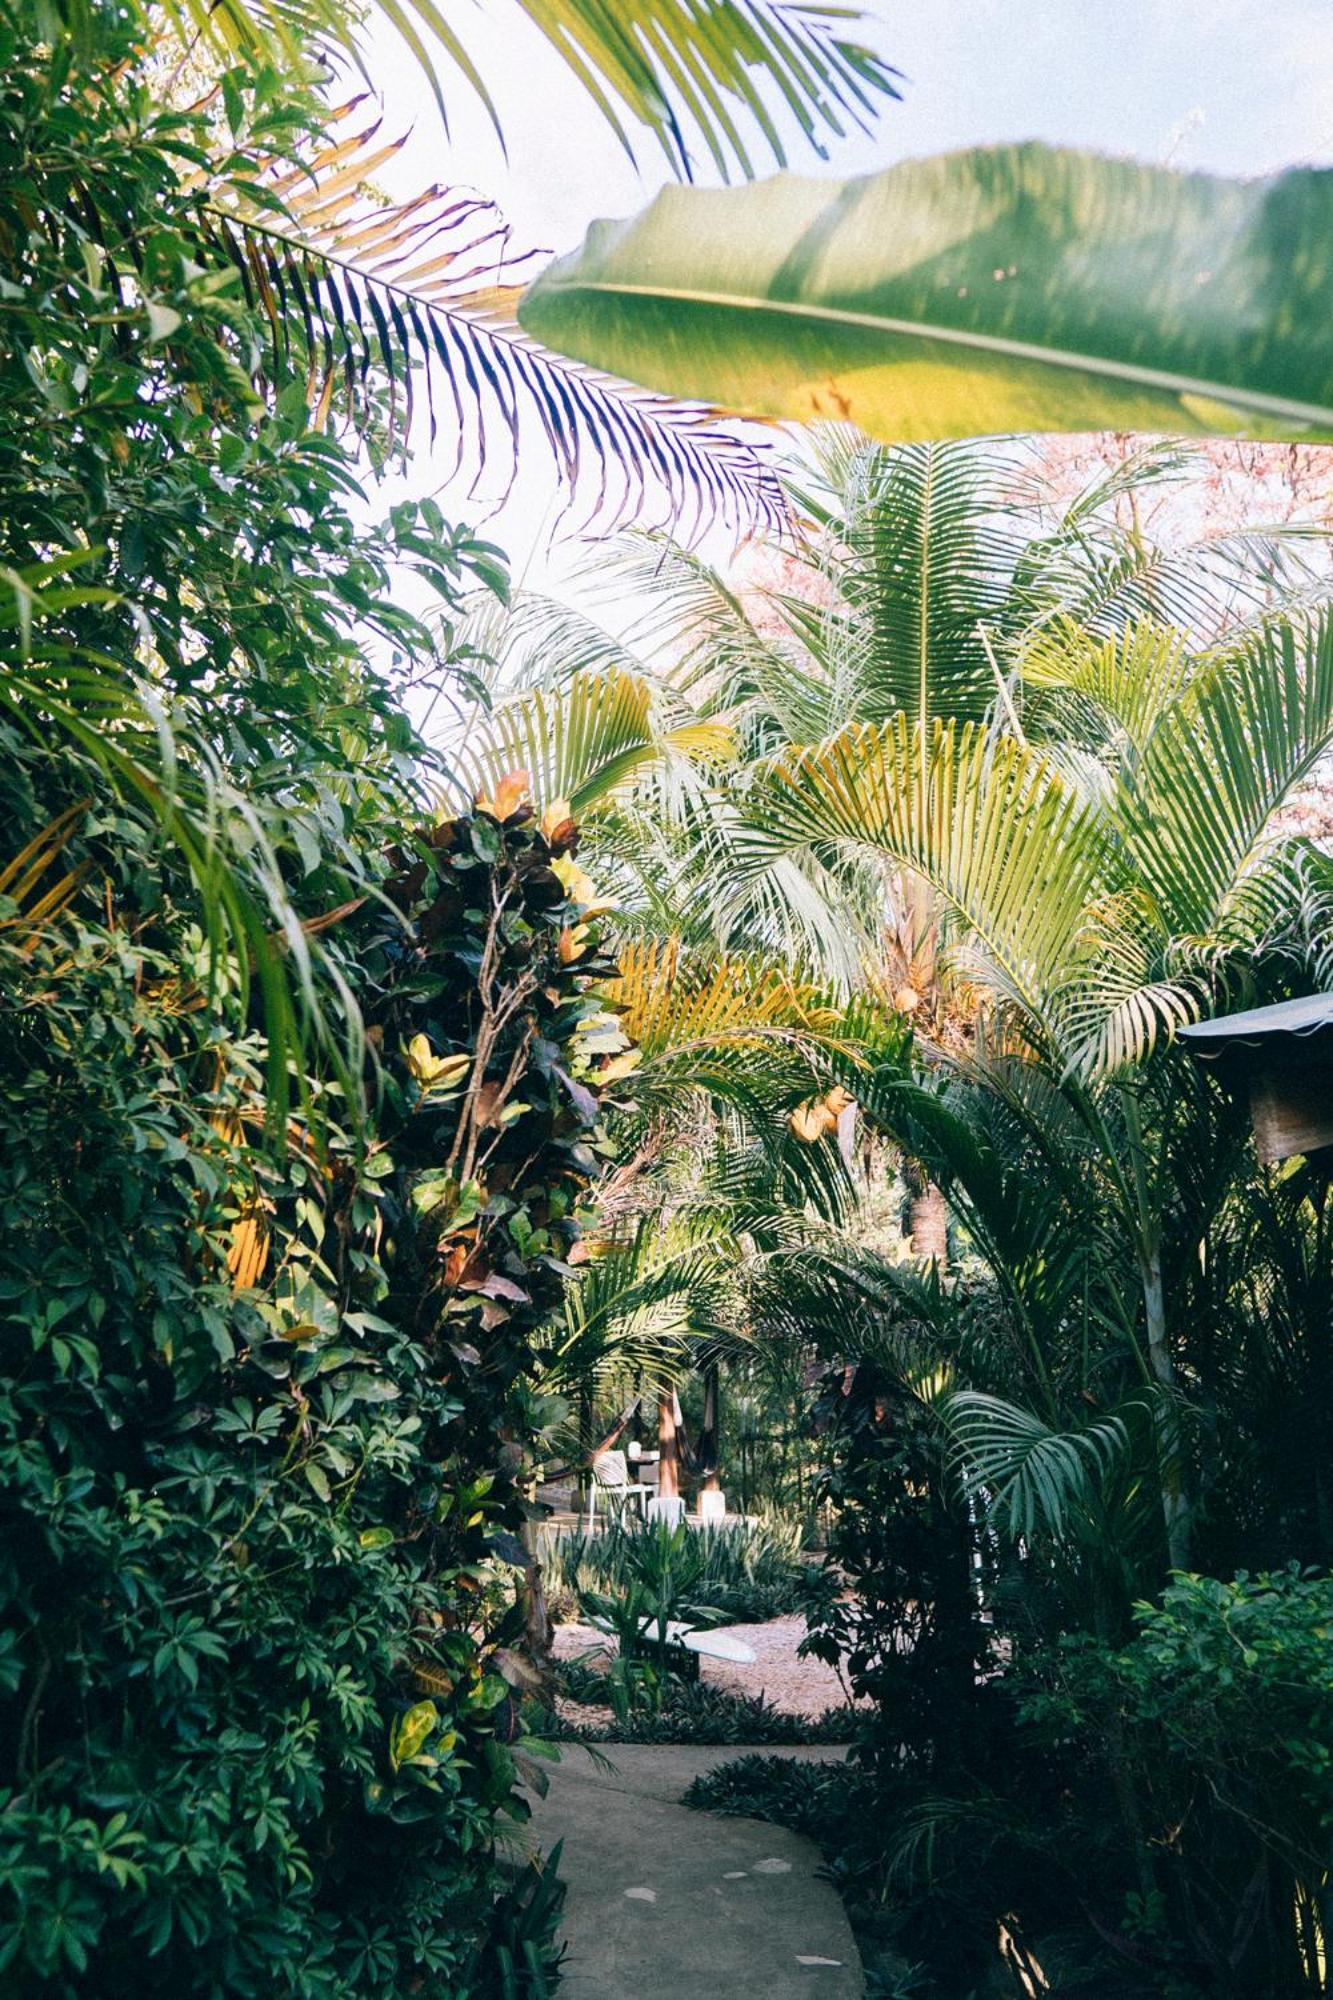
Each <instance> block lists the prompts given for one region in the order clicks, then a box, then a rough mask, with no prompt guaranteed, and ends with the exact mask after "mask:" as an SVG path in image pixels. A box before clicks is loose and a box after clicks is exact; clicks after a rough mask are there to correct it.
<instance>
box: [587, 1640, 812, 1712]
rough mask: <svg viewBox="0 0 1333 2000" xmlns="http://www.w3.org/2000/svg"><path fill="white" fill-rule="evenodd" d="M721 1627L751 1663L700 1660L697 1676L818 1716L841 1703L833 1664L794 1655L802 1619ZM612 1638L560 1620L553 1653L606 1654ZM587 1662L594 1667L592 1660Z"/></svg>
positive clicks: (775, 1704)
mask: <svg viewBox="0 0 1333 2000" xmlns="http://www.w3.org/2000/svg"><path fill="white" fill-rule="evenodd" d="M719 1629H720V1630H721V1631H723V1632H725V1633H726V1634H727V1635H728V1637H730V1638H733V1639H740V1640H743V1641H744V1643H745V1644H746V1645H747V1646H749V1647H750V1648H751V1649H752V1650H753V1652H754V1655H755V1659H754V1664H753V1666H737V1665H734V1664H733V1663H732V1662H731V1661H730V1660H709V1659H701V1660H700V1662H699V1678H700V1679H701V1680H703V1681H706V1682H708V1683H709V1684H710V1685H711V1686H713V1687H721V1688H727V1689H729V1690H730V1692H731V1693H732V1694H740V1695H749V1696H752V1697H753V1696H755V1695H762V1696H763V1697H764V1699H765V1700H766V1701H769V1702H771V1703H772V1704H773V1706H774V1707H775V1708H780V1709H784V1710H785V1711H786V1712H787V1713H788V1714H790V1715H809V1716H817V1715H822V1714H823V1713H824V1710H825V1709H826V1708H841V1707H843V1706H844V1705H845V1703H846V1701H847V1690H846V1689H845V1688H844V1686H843V1685H842V1682H841V1681H840V1680H839V1678H838V1676H837V1674H836V1673H835V1672H834V1671H833V1668H832V1667H828V1666H825V1664H824V1662H823V1661H822V1660H802V1659H798V1658H797V1654H796V1649H797V1647H798V1646H799V1645H800V1643H801V1641H802V1639H803V1638H804V1637H805V1620H804V1619H803V1618H801V1617H795V1616H794V1617H790V1618H770V1619H769V1620H768V1622H767V1623H766V1624H763V1625H723V1626H721V1627H720V1628H719ZM614 1643H615V1642H614V1641H613V1640H608V1639H607V1638H606V1636H605V1635H604V1634H603V1633H601V1632H598V1631H596V1630H594V1628H593V1627H592V1626H590V1625H559V1626H557V1627H556V1633H555V1656H556V1658H557V1659H559V1660H569V1659H575V1658H577V1657H579V1656H580V1655H581V1654H585V1653H592V1652H601V1653H603V1654H607V1653H609V1651H610V1650H611V1649H612V1648H613V1647H614ZM589 1664H590V1665H594V1666H595V1665H596V1661H595V1660H593V1661H590V1662H589ZM581 1713H582V1715H583V1717H584V1719H585V1720H586V1719H587V1718H588V1716H589V1714H590V1713H595V1711H589V1710H587V1709H584V1710H582V1711H581Z"/></svg>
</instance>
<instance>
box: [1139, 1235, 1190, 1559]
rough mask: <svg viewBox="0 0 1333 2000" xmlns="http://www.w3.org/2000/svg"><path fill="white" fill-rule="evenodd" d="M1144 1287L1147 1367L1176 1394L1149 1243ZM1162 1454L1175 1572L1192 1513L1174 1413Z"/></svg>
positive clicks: (1158, 1259) (1158, 1266) (1158, 1255)
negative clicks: (1165, 1462)
mask: <svg viewBox="0 0 1333 2000" xmlns="http://www.w3.org/2000/svg"><path fill="white" fill-rule="evenodd" d="M1139 1269H1140V1276H1141V1278H1142V1283H1143V1312H1144V1319H1145V1321H1146V1324H1147V1329H1148V1366H1149V1367H1150V1368H1151V1369H1152V1372H1153V1376H1154V1378H1155V1380H1156V1381H1157V1382H1158V1383H1159V1384H1160V1385H1161V1387H1162V1388H1163V1389H1165V1390H1167V1391H1168V1393H1171V1394H1174V1392H1175V1387H1176V1367H1175V1362H1174V1361H1173V1360H1172V1358H1171V1345H1170V1342H1169V1340H1168V1339H1167V1331H1166V1293H1165V1289H1164V1287H1163V1284H1162V1249H1161V1245H1160V1243H1156V1242H1153V1243H1150V1244H1148V1245H1147V1246H1146V1248H1145V1249H1144V1252H1143V1254H1142V1256H1141V1258H1140V1265H1139ZM1158 1448H1159V1450H1160V1451H1161V1452H1162V1453H1163V1454H1164V1456H1165V1457H1166V1459H1167V1461H1168V1462H1167V1464H1166V1465H1164V1466H1163V1468H1162V1475H1161V1481H1162V1519H1163V1521H1164V1522H1165V1524H1166V1556H1167V1561H1168V1562H1169V1563H1170V1565H1171V1567H1172V1569H1188V1568H1189V1562H1190V1509H1189V1500H1188V1498H1187V1497H1186V1493H1185V1470H1184V1466H1183V1464H1182V1463H1181V1457H1180V1452H1181V1439H1180V1435H1179V1426H1178V1424H1177V1422H1176V1420H1175V1415H1174V1411H1173V1412H1172V1414H1171V1417H1170V1420H1169V1423H1168V1424H1166V1425H1163V1426H1161V1435H1160V1438H1159V1447H1158Z"/></svg>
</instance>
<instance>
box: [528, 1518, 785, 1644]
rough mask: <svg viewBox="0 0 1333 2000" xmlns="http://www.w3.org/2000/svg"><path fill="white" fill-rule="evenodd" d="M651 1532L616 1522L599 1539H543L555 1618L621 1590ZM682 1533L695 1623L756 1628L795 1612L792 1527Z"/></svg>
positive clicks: (771, 1524) (571, 1535)
mask: <svg viewBox="0 0 1333 2000" xmlns="http://www.w3.org/2000/svg"><path fill="white" fill-rule="evenodd" d="M654 1531H655V1530H654V1529H653V1528H650V1529H649V1530H648V1531H645V1530H644V1529H643V1528H641V1527H639V1526H637V1525H635V1524H634V1523H632V1522H629V1523H623V1524H622V1523H619V1522H617V1523H615V1524H613V1525H612V1526H610V1527H608V1528H606V1529H605V1530H604V1531H603V1532H602V1533H600V1534H588V1533H586V1532H584V1531H583V1530H581V1529H566V1530H564V1531H563V1532H561V1533H560V1534H558V1535H552V1536H548V1537H547V1538H545V1541H544V1553H543V1561H544V1563H545V1566H546V1571H547V1576H548V1579H549V1588H550V1590H551V1593H552V1602H553V1605H554V1606H555V1608H556V1609H557V1612H558V1613H559V1614H561V1615H563V1616H565V1617H574V1616H577V1613H578V1605H579V1600H580V1598H581V1597H582V1596H583V1595H585V1594H586V1593H587V1592H589V1591H595V1592H601V1593H608V1592H623V1591H624V1590H626V1589H627V1588H628V1586H629V1584H630V1582H631V1581H632V1579H633V1578H634V1576H635V1575H636V1574H637V1573H638V1571H637V1569H636V1565H638V1566H639V1567H641V1564H642V1553H643V1550H644V1548H645V1547H646V1546H648V1545H647V1544H645V1541H644V1536H645V1532H648V1533H652V1532H654ZM681 1532H682V1533H683V1534H685V1535H687V1536H688V1537H689V1543H688V1546H689V1548H690V1549H691V1550H692V1551H693V1555H694V1557H695V1558H697V1563H698V1567H697V1573H694V1569H693V1564H692V1578H693V1580H692V1581H691V1584H690V1592H689V1594H690V1595H691V1596H692V1597H693V1598H695V1599H697V1600H698V1601H699V1609H700V1610H701V1611H702V1612H703V1613H704V1615H703V1616H701V1617H696V1618H694V1619H693V1620H692V1622H693V1623H695V1624H709V1625H742V1624H760V1623H762V1622H763V1621H764V1620H765V1619H768V1618H780V1617H782V1616H784V1615H785V1614H787V1613H789V1612H794V1611H799V1610H800V1609H801V1606H802V1603H803V1592H804V1589H805V1586H806V1582H807V1579H808V1575H809V1570H808V1566H807V1564H806V1563H805V1562H804V1561H803V1560H802V1557H801V1531H800V1527H799V1525H797V1524H796V1523H789V1522H783V1521H778V1520H762V1521H740V1522H724V1523H721V1524H719V1525H718V1526H716V1527H700V1528H695V1527H687V1528H684V1529H682V1531H681Z"/></svg>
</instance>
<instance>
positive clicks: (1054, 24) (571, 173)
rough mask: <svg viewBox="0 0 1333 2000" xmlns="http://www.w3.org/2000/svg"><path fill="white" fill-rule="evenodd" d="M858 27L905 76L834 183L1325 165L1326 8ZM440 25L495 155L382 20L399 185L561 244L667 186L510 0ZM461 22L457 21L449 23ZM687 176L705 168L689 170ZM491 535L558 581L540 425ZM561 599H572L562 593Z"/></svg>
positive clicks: (1159, 1) (458, 497) (1202, 3)
mask: <svg viewBox="0 0 1333 2000" xmlns="http://www.w3.org/2000/svg"><path fill="white" fill-rule="evenodd" d="M866 11H867V14H868V16H869V17H870V19H869V30H868V32H869V38H870V39H872V40H873V41H874V43H875V45H876V46H877V47H878V48H879V49H880V50H881V51H882V52H883V54H884V55H885V56H886V57H887V58H888V60H890V61H891V62H893V63H894V64H895V65H896V66H897V67H898V68H899V69H900V70H901V71H903V73H904V77H905V82H904V86H903V87H904V100H903V101H902V102H901V103H897V104H895V103H892V102H889V103H886V104H885V107H884V110H883V113H882V116H881V118H880V120H879V123H878V126H877V128H876V129H875V130H874V132H873V133H872V134H870V135H868V136H863V135H859V134H857V135H853V137H851V138H850V139H849V140H847V141H846V142H845V143H843V144H841V145H837V146H836V147H835V148H833V149H831V151H830V157H829V159H828V161H827V162H821V161H820V160H819V159H818V158H817V157H815V156H813V155H811V154H810V153H809V151H808V149H804V150H803V149H802V147H801V144H800V141H799V137H798V139H797V140H796V142H795V143H794V144H793V146H792V164H793V165H794V166H797V167H799V168H800V169H801V170H802V171H804V172H814V173H822V174H827V175H830V176H835V177H841V176H844V175H847V174H853V173H865V172H870V171H873V170H875V169H876V168H878V167H882V166H887V165H889V164H890V163H891V162H893V161H895V160H899V159H903V158H907V157H910V156H912V155H915V154H922V153H932V152H939V151H944V150H946V149H948V148H952V147H957V146H966V145H975V144H981V143H986V142H989V141H997V140H1005V139H1027V138H1042V139H1048V140H1052V141H1057V142H1062V143H1065V144H1069V145H1081V146H1092V147H1096V148H1099V149H1101V150H1104V151H1107V152H1116V153H1127V154H1133V155H1135V156H1137V157H1140V158H1143V159H1147V160H1151V161H1155V162H1168V161H1169V162H1170V163H1171V164H1174V165H1178V166H1182V167H1189V168H1206V169H1210V170H1214V171H1218V172H1225V173H1237V174H1246V175H1250V174H1263V173H1269V172H1273V171H1276V170H1277V169H1279V168H1281V167H1283V166H1286V165H1289V164H1293V163H1296V162H1308V163H1320V164H1323V163H1330V162H1333V0H871V4H870V5H869V6H868V8H867V10H866ZM449 13H450V17H451V19H452V20H454V21H456V22H458V24H459V26H460V28H461V29H462V31H463V32H464V33H465V34H466V36H467V41H468V47H469V49H470V50H471V51H472V52H473V54H474V57H475V59H476V61H477V63H478V66H479V67H480V68H481V70H482V71H483V74H484V75H485V77H486V79H487V82H488V84H489V85H490V87H491V90H492V93H493V95H494V97H495V99H496V102H497V106H498V109H499V112H500V116H501V121H502V124H503V127H504V131H505V135H506V139H507V151H508V157H507V158H506V157H505V155H504V154H503V153H502V152H501V149H500V147H499V144H498V142H497V140H496V138H495V135H494V133H493V131H492V129H491V127H490V124H489V121H488V120H487V118H486V116H485V114H484V112H483V111H482V110H481V109H480V107H479V106H478V104H477V103H476V102H475V101H474V100H472V99H471V97H470V95H469V93H468V91H467V87H466V86H465V85H462V84H459V83H455V84H454V86H453V88H452V89H451V90H450V93H449V98H450V110H451V125H452V129H451V133H450V135H449V136H448V137H447V138H446V136H445V134H444V132H443V131H442V129H441V124H440V117H439V112H438V110H437V109H436V107H435V104H434V101H433V99H432V98H431V96H430V93H429V90H428V88H427V87H426V85H425V83H424V81H423V79H422V77H421V75H420V72H419V71H418V69H417V67H416V64H415V62H414V60H413V58H412V57H411V56H410V54H409V53H408V52H407V51H406V50H405V49H404V47H403V45H402V44H401V43H400V42H399V41H398V40H397V38H396V37H395V36H394V35H393V33H392V31H391V30H388V29H383V30H382V31H381V32H380V33H379V34H378V36H377V37H376V40H375V42H374V44H373V57H372V64H371V67H372V71H373V73H374V75H375V78H376V82H377V84H378V85H379V87H380V88H381V90H382V91H383V95H384V100H385V113H386V118H385V125H386V130H387V131H396V130H399V129H403V128H406V127H410V128H411V139H410V141H409V143H408V145H407V146H406V147H405V148H404V151H403V153H402V154H401V155H400V156H399V158H398V160H397V161H396V162H395V168H394V173H393V177H392V181H391V182H390V183H389V185H390V186H391V187H392V190H393V192H395V193H398V194H407V193H410V192H412V191H414V190H415V189H416V188H418V187H420V186H421V185H423V184H424V183H426V182H428V181H441V182H451V183H466V184H469V185H472V186H476V187H479V188H480V189H482V190H483V191H484V192H485V193H487V194H488V195H491V196H493V197H494V199H495V200H496V201H497V202H498V203H499V205H500V207H501V209H502V210H503V211H504V213H505V214H506V216H507V217H508V218H509V220H510V222H511V223H512V224H513V227H514V232H515V238H516V240H517V241H519V242H520V243H523V244H525V245H526V244H531V245H540V246H543V247H546V248H549V249H550V250H551V251H553V252H562V251H565V250H568V249H570V248H572V247H573V246H574V245H575V244H577V243H578V242H579V241H580V240H581V239H582V236H583V233H584V231H585V229H586V228H587V226H588V224H589V223H590V222H591V221H593V220H594V219H595V218H597V217H598V216H603V215H611V216H620V215H626V214H629V213H632V212H633V211H634V210H636V209H638V208H641V207H642V206H643V205H644V204H645V202H647V201H648V200H649V199H650V198H651V196H652V194H653V193H654V192H655V190H656V188H657V187H658V186H660V185H661V183H662V181H663V180H664V179H665V178H666V174H665V171H664V168H663V166H662V164H661V163H660V161H659V158H658V156H657V155H656V151H655V148H654V146H653V142H652V141H651V139H649V138H647V137H646V136H645V138H644V141H643V144H642V147H641V149H640V157H639V163H638V166H637V168H636V167H635V166H634V165H632V164H631V163H630V162H629V161H628V160H627V159H626V157H625V155H624V153H623V151H622V150H621V148H620V146H619V143H618V141H617V140H616V139H615V137H614V135H613V134H612V133H611V131H610V130H609V128H608V127H607V126H606V125H605V124H604V123H603V122H602V120H601V118H600V116H599V114H598V113H597V111H596V109H595V107H594V106H593V104H592V103H591V101H590V100H589V99H588V98H587V97H586V96H585V95H584V94H583V93H582V91H581V90H580V89H579V87H578V85H577V83H576V82H575V81H574V80H573V79H572V78H571V77H570V76H569V75H568V73H567V72H565V70H564V69H563V66H562V65H561V64H560V63H559V61H558V60H557V59H556V57H555V56H554V54H553V53H552V52H551V51H550V50H549V49H548V48H547V45H546V44H545V42H544V40H543V39H542V37H541V36H540V35H539V34H538V33H537V31H536V30H535V29H533V28H532V27H531V25H530V24H529V23H528V22H526V21H525V20H524V19H523V17H522V15H521V14H520V12H519V9H518V7H517V6H516V5H514V4H513V0H477V4H476V5H475V10H474V11H471V17H470V18H469V10H468V9H466V8H455V7H450V9H449ZM460 16H462V18H461V19H460ZM700 178H701V179H705V180H706V179H709V178H711V176H710V175H709V174H708V173H707V172H704V173H701V175H700ZM524 461H525V464H524V470H523V473H522V476H521V478H520V481H519V483H518V485H517V487H516V488H515V490H514V492H513V493H512V495H511V497H510V499H509V501H508V503H507V504H506V505H505V506H504V507H503V509H502V510H501V511H500V513H499V514H498V515H496V516H495V517H494V518H492V519H491V521H490V522H489V524H488V525H487V528H486V532H487V533H488V534H489V535H490V536H492V537H493V538H494V539H495V540H497V541H500V542H501V543H502V544H503V545H505V546H506V547H507V548H508V550H509V552H510V555H511V558H512V560H513V563H514V567H515V571H516V572H517V573H521V574H523V575H525V576H526V577H527V578H528V579H529V580H530V581H532V582H534V583H541V584H553V585H556V586H559V584H560V582H561V579H562V578H563V577H565V576H566V575H567V573H568V571H569V569H570V568H571V567H572V565H573V563H574V562H575V561H576V560H577V559H578V558H579V556H580V554H582V555H583V556H584V558H585V559H586V551H585V552H580V551H577V550H571V549H570V548H568V547H566V548H564V549H563V550H562V549H557V550H555V551H554V552H550V551H548V550H547V549H546V547H545V543H546V540H547V537H548V533H549V524H550V521H551V519H552V515H553V511H554V504H553V500H552V492H553V488H552V483H551V481H550V478H549V473H548V468H547V466H546V463H545V445H544V440H543V439H542V438H541V435H540V432H537V433H536V434H535V435H534V436H533V437H532V438H531V439H530V440H529V441H527V442H526V443H525V450H524ZM448 464H449V458H448V456H447V455H446V454H444V453H441V457H440V461H439V463H438V464H437V465H435V466H432V465H431V463H430V461H429V458H428V457H427V456H425V455H424V454H423V455H419V456H418V458H417V461H416V463H415V465H414V467H413V470H412V473H411V475H410V476H409V477H408V479H407V480H406V481H405V482H403V483H402V484H401V485H399V484H398V483H397V482H395V489H394V492H393V494H392V495H391V496H384V497H385V498H386V499H387V497H397V495H398V493H400V492H404V491H406V492H417V493H421V492H427V491H432V490H434V491H436V492H437V493H438V497H439V498H440V500H441V504H442V505H443V506H444V507H445V509H446V512H448V513H450V514H455V515H457V516H459V517H462V518H465V519H466V518H469V517H471V518H473V519H476V518H477V517H478V515H479V514H480V513H482V512H484V506H483V505H482V504H480V503H479V502H476V501H472V502H470V501H469V500H468V499H467V497H466V495H465V493H464V492H462V491H461V490H457V489H455V490H452V491H451V490H448V489H444V490H441V485H440V482H441V481H442V480H443V479H444V477H445V473H446V471H447V469H448ZM566 594H568V592H567V593H566Z"/></svg>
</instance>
